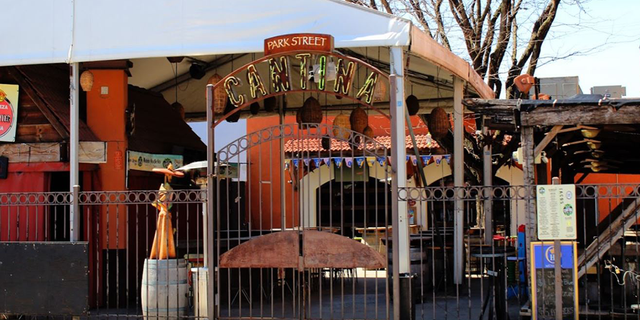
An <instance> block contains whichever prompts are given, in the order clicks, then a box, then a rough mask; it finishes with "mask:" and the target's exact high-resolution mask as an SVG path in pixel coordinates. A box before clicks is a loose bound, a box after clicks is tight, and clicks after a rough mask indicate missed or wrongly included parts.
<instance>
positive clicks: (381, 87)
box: [373, 81, 387, 102]
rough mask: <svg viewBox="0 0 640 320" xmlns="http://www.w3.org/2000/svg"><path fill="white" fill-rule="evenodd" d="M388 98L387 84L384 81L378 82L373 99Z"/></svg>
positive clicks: (378, 100) (375, 100) (381, 99)
mask: <svg viewBox="0 0 640 320" xmlns="http://www.w3.org/2000/svg"><path fill="white" fill-rule="evenodd" d="M386 98H387V85H386V84H384V82H383V81H378V82H376V88H375V89H374V91H373V101H374V102H380V101H384V100H385V99H386Z"/></svg>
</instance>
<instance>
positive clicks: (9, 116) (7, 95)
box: [0, 84, 19, 142]
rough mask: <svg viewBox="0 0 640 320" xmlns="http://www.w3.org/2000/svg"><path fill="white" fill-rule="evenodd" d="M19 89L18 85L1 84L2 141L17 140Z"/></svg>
mask: <svg viewBox="0 0 640 320" xmlns="http://www.w3.org/2000/svg"><path fill="white" fill-rule="evenodd" d="M18 90H19V87H18V86H17V85H13V84H0V142H15V141H16V127H17V125H18Z"/></svg>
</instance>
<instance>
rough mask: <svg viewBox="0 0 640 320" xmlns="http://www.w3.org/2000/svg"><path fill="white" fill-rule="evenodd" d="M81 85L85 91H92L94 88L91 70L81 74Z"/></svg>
mask: <svg viewBox="0 0 640 320" xmlns="http://www.w3.org/2000/svg"><path fill="white" fill-rule="evenodd" d="M80 87H82V90H83V91H91V88H93V73H92V72H91V71H89V70H87V71H85V72H83V73H82V74H81V75H80Z"/></svg>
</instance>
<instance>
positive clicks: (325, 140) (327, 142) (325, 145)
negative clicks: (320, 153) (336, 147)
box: [322, 136, 331, 151]
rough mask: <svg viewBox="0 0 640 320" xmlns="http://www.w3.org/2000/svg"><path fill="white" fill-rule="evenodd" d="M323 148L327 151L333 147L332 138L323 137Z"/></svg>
mask: <svg viewBox="0 0 640 320" xmlns="http://www.w3.org/2000/svg"><path fill="white" fill-rule="evenodd" d="M322 149H324V150H327V151H328V150H329V149H331V138H329V137H327V136H324V137H322Z"/></svg>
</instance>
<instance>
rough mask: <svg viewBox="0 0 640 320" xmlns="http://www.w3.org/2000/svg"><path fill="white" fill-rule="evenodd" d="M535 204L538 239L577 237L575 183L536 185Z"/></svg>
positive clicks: (570, 238) (571, 238)
mask: <svg viewBox="0 0 640 320" xmlns="http://www.w3.org/2000/svg"><path fill="white" fill-rule="evenodd" d="M536 204H537V209H538V214H537V217H538V239H540V240H564V239H566V240H575V239H577V237H578V228H577V226H578V225H577V222H576V211H577V209H576V186H575V185H573V184H554V185H539V186H536Z"/></svg>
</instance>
